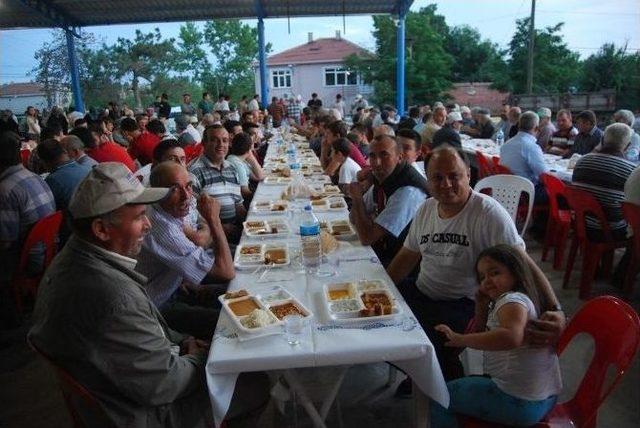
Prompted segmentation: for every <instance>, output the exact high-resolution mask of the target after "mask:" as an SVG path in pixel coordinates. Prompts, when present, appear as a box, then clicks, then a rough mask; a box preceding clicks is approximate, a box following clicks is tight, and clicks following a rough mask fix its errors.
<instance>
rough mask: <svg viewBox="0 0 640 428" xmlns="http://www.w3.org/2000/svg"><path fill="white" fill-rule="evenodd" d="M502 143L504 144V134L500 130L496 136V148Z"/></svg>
mask: <svg viewBox="0 0 640 428" xmlns="http://www.w3.org/2000/svg"><path fill="white" fill-rule="evenodd" d="M502 143H504V132H502V129H500V130H498V133H497V134H496V144H497V145H498V147H500V146H501V145H502Z"/></svg>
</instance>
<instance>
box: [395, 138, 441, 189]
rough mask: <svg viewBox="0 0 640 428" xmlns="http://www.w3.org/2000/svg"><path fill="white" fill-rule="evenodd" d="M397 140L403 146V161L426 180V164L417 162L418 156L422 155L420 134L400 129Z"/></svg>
mask: <svg viewBox="0 0 640 428" xmlns="http://www.w3.org/2000/svg"><path fill="white" fill-rule="evenodd" d="M438 132H440V131H438ZM396 140H397V141H398V143H400V145H401V146H402V159H403V160H404V161H405V162H406V163H408V164H409V165H411V166H412V167H414V168H415V169H416V171H418V172H419V173H420V175H422V176H423V177H425V178H426V177H427V176H426V174H425V172H424V162H422V161H420V162H417V160H418V156H419V155H420V153H421V144H420V134H418V133H417V132H416V131H414V130H413V129H406V128H405V129H400V130H398V135H397V137H396Z"/></svg>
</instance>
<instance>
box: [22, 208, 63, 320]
mask: <svg viewBox="0 0 640 428" xmlns="http://www.w3.org/2000/svg"><path fill="white" fill-rule="evenodd" d="M61 224H62V211H56V212H55V213H53V214H50V215H48V216H46V217H43V218H41V219H40V220H38V222H37V223H36V224H35V225H34V226H33V228H31V231H30V232H29V235H27V239H26V240H25V242H24V244H23V245H22V252H21V254H20V263H19V264H18V269H17V271H16V273H15V274H14V278H13V293H14V296H15V299H16V310H17V311H18V313H22V296H23V292H24V291H26V292H27V293H29V294H31V296H32V297H33V298H35V296H36V290H37V288H38V284H39V283H40V279H41V278H42V273H44V270H45V269H46V268H47V267H48V266H49V264H51V261H52V260H53V257H54V256H55V255H56V252H57V248H56V247H57V246H56V242H55V238H56V236H57V235H58V232H59V231H60V225H61ZM39 242H42V243H43V244H44V246H45V257H44V268H43V271H42V273H41V274H40V275H38V276H36V277H32V276H27V272H26V269H27V262H28V261H29V250H31V249H32V248H33V247H34V246H36V245H37V244H38V243H39Z"/></svg>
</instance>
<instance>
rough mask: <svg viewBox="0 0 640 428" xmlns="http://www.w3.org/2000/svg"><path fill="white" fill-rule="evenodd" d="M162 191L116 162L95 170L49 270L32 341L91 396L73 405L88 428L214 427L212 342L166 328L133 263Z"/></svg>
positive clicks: (76, 199) (73, 205)
mask: <svg viewBox="0 0 640 428" xmlns="http://www.w3.org/2000/svg"><path fill="white" fill-rule="evenodd" d="M168 193H169V189H160V188H155V189H154V188H144V187H143V186H142V184H141V183H140V182H139V181H138V179H137V178H136V177H135V176H134V175H133V174H132V173H131V172H130V171H129V170H128V169H127V168H126V167H125V166H124V165H122V164H120V163H117V162H105V163H101V164H99V165H97V166H95V167H94V168H93V169H92V170H91V172H90V173H89V175H88V176H87V177H86V178H85V179H84V180H83V181H82V182H81V183H80V185H79V186H78V187H77V189H76V191H75V193H74V195H73V197H72V198H71V202H70V204H69V211H70V213H71V217H72V220H71V222H72V228H73V231H74V234H73V235H72V237H71V238H70V239H69V241H68V242H67V244H66V245H65V247H64V249H63V250H62V251H61V252H60V253H59V254H58V255H57V256H56V258H55V259H54V261H53V263H52V264H51V266H49V268H48V269H47V271H46V273H45V275H44V277H43V279H42V282H41V283H40V288H39V290H38V298H37V301H36V304H35V308H34V311H33V327H32V329H31V331H30V332H29V338H30V340H31V342H32V343H33V345H34V346H35V347H37V349H39V350H40V351H41V352H42V353H44V354H45V355H46V356H47V357H48V358H49V359H51V360H52V361H53V362H54V363H55V364H56V365H58V366H60V367H62V368H63V369H65V370H66V371H67V372H69V373H70V374H71V376H72V377H73V378H74V379H76V380H77V381H78V382H80V384H81V385H83V386H84V387H85V388H87V389H88V390H89V392H91V393H92V394H93V396H94V397H96V399H97V401H98V403H99V406H100V408H101V409H102V410H103V412H101V413H103V414H100V415H98V414H97V412H93V411H89V410H88V409H86V408H83V407H82V406H77V409H76V410H77V411H78V417H79V418H80V419H81V420H82V425H85V426H105V421H104V420H103V419H104V418H105V417H106V419H108V421H109V425H110V426H137V427H143V426H144V427H147V426H148V427H151V426H154V427H156V426H157V427H161V426H188V427H196V426H198V427H200V426H207V424H208V423H211V421H212V417H211V406H210V404H209V400H208V396H207V393H206V385H205V375H204V365H205V361H206V357H207V353H208V349H209V343H207V342H204V341H201V340H196V339H194V338H193V337H187V336H185V335H182V334H180V333H178V332H176V331H174V330H171V329H170V328H169V327H168V326H167V323H166V321H165V319H164V318H163V317H162V315H161V314H160V312H159V311H158V309H157V308H156V307H155V305H154V304H153V303H152V302H151V301H150V300H149V297H148V296H147V293H146V291H145V289H144V284H145V283H146V282H147V279H146V278H145V277H144V276H142V275H141V274H139V273H138V272H136V271H135V270H134V267H135V265H136V260H135V259H133V257H135V256H136V255H137V254H138V252H139V251H140V247H141V244H142V239H143V237H144V235H145V234H146V233H147V232H148V231H149V228H150V224H149V220H148V219H147V216H146V214H145V211H146V204H150V203H153V202H157V201H159V200H161V199H162V198H164V197H165V196H166V195H167V194H168Z"/></svg>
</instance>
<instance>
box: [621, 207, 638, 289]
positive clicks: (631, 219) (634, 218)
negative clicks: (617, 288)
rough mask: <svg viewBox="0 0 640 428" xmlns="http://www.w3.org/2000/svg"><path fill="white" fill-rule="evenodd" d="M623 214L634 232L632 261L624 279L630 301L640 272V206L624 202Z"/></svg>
mask: <svg viewBox="0 0 640 428" xmlns="http://www.w3.org/2000/svg"><path fill="white" fill-rule="evenodd" d="M622 213H623V214H624V218H625V219H626V220H627V223H629V226H631V230H633V236H632V237H631V248H630V250H631V253H630V260H629V265H628V266H627V272H626V274H625V278H624V293H625V296H626V297H627V299H629V298H630V297H631V291H632V290H633V281H634V279H635V277H636V275H637V274H638V272H640V206H639V205H635V204H632V203H630V202H623V203H622ZM627 251H629V250H627Z"/></svg>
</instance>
